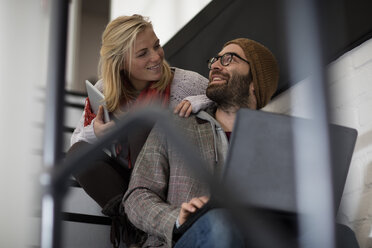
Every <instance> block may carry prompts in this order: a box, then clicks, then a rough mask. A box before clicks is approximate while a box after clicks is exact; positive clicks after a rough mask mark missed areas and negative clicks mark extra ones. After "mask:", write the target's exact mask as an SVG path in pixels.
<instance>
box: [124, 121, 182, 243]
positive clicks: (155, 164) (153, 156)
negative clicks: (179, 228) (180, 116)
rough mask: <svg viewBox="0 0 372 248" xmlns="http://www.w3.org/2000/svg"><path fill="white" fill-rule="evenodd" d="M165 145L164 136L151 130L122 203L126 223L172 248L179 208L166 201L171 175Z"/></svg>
mask: <svg viewBox="0 0 372 248" xmlns="http://www.w3.org/2000/svg"><path fill="white" fill-rule="evenodd" d="M164 142H165V137H164V135H163V134H160V132H158V131H156V128H154V129H153V130H152V131H151V133H150V135H149V137H148V139H147V141H146V143H145V145H144V146H143V148H142V151H141V153H140V155H139V157H138V158H137V162H136V166H135V167H134V169H133V172H132V176H131V180H130V183H129V187H128V190H127V192H126V193H125V196H124V198H123V201H124V208H125V212H126V214H127V216H128V218H129V220H130V221H131V222H132V223H133V224H134V225H135V226H136V227H137V228H139V229H141V230H143V231H144V232H146V233H148V234H149V235H152V236H156V237H159V238H160V239H161V240H164V242H165V243H166V244H167V246H168V247H171V246H172V235H173V227H174V224H175V222H176V219H177V217H178V214H179V211H180V208H179V207H176V206H173V205H171V204H169V203H168V202H167V200H166V199H167V189H168V178H169V174H170V171H169V164H168V158H167V155H166V154H167V153H166V143H164Z"/></svg>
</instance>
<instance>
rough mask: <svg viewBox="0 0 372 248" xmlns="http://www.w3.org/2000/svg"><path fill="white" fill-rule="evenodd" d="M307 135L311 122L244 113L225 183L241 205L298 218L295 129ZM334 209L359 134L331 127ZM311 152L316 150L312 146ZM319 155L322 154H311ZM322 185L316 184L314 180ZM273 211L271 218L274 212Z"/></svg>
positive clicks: (237, 124)
mask: <svg viewBox="0 0 372 248" xmlns="http://www.w3.org/2000/svg"><path fill="white" fill-rule="evenodd" d="M294 123H295V124H296V125H297V126H296V127H297V128H299V130H300V131H301V132H307V130H308V128H309V125H310V124H311V120H307V119H303V118H298V117H291V116H287V115H282V114H275V113H269V112H264V111H256V110H249V109H240V110H239V111H238V113H237V118H236V120H235V126H234V130H233V132H232V136H231V139H230V147H229V152H228V155H227V159H226V163H225V168H224V172H223V182H224V183H225V185H227V186H228V187H230V190H234V192H235V193H236V195H239V196H240V198H239V201H240V202H241V203H242V204H243V206H244V205H247V206H249V207H251V208H252V207H253V208H256V209H259V210H260V209H262V210H264V211H266V210H269V211H270V210H272V211H271V212H274V213H279V214H280V215H283V214H284V215H288V216H290V217H289V218H291V219H292V217H293V218H295V215H296V212H297V204H296V193H295V189H296V183H295V171H294V169H295V167H294V166H295V163H294V144H293V125H294ZM329 131H330V143H331V157H332V159H333V163H332V176H333V189H334V205H335V208H336V209H335V210H336V212H337V209H338V206H339V205H340V202H341V197H342V193H343V190H344V185H345V182H346V177H347V174H348V171H349V165H350V162H351V158H352V155H353V151H354V146H355V142H356V138H357V131H356V130H355V129H352V128H348V127H343V126H339V125H334V124H330V126H329ZM308 152H309V153H311V147H309V151H308ZM311 155H312V156H317V154H311ZM314 183H316V180H314ZM212 199H213V196H212ZM214 207H215V206H214V202H208V203H207V204H206V205H205V206H203V208H201V209H199V210H198V211H197V212H196V213H194V214H193V215H191V217H190V218H189V219H188V220H187V221H186V222H185V223H184V224H183V225H181V227H180V228H179V230H177V231H176V233H183V232H185V231H186V230H187V229H188V228H189V227H190V226H191V225H192V224H193V222H194V221H196V220H197V219H198V218H199V217H200V216H201V215H203V214H204V213H205V212H206V211H208V210H209V209H211V208H214ZM271 212H270V213H271Z"/></svg>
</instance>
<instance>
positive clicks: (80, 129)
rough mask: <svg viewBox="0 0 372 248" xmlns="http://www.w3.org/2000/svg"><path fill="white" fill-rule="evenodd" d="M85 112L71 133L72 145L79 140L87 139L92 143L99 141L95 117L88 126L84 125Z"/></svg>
mask: <svg viewBox="0 0 372 248" xmlns="http://www.w3.org/2000/svg"><path fill="white" fill-rule="evenodd" d="M84 114H85V112H83V114H82V115H81V117H80V120H79V122H78V124H77V126H76V128H75V130H74V132H73V133H72V135H71V146H72V145H73V144H75V143H76V142H79V141H85V142H88V143H91V144H92V143H94V142H95V141H97V136H96V134H95V133H94V129H93V124H94V121H95V118H94V119H93V120H92V122H91V123H90V124H89V125H88V126H86V127H84Z"/></svg>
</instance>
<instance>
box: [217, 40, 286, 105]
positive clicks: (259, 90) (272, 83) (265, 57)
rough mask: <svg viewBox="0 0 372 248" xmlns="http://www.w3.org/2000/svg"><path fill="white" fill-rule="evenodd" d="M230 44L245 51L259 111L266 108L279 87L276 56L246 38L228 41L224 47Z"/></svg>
mask: <svg viewBox="0 0 372 248" xmlns="http://www.w3.org/2000/svg"><path fill="white" fill-rule="evenodd" d="M229 44H236V45H238V46H240V47H241V48H242V49H243V51H244V54H245V57H246V58H247V60H248V61H249V65H250V70H251V73H252V82H253V85H254V92H255V95H256V98H257V109H261V108H263V107H265V105H266V104H267V103H268V102H269V101H270V99H271V97H272V96H273V94H274V93H275V91H276V88H277V87H278V79H279V68H278V64H277V62H276V59H275V57H274V55H273V54H272V53H271V52H270V50H269V49H267V48H266V47H265V46H263V45H261V44H260V43H258V42H256V41H253V40H250V39H246V38H238V39H235V40H231V41H228V42H226V43H225V45H224V46H223V47H225V46H227V45H229Z"/></svg>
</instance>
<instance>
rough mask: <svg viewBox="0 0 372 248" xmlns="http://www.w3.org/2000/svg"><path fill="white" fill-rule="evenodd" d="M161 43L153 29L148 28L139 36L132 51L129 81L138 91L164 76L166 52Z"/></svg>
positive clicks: (126, 67)
mask: <svg viewBox="0 0 372 248" xmlns="http://www.w3.org/2000/svg"><path fill="white" fill-rule="evenodd" d="M159 42H160V41H159V39H158V37H157V36H156V34H155V33H154V30H153V29H152V28H151V27H147V28H146V29H144V30H143V31H141V32H140V33H138V35H137V38H136V41H135V43H134V46H133V49H132V56H131V57H132V60H131V61H130V76H129V80H130V81H131V83H132V85H133V87H134V88H135V89H137V90H142V89H144V88H145V87H146V86H147V84H148V83H149V82H151V81H159V80H160V78H161V76H162V75H163V60H164V50H163V48H162V47H161V46H160V43H159ZM128 57H129V56H128ZM127 61H128V60H127ZM125 69H126V71H128V69H129V66H128V65H127V64H126V65H125Z"/></svg>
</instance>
